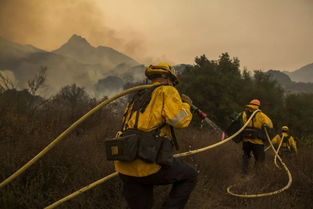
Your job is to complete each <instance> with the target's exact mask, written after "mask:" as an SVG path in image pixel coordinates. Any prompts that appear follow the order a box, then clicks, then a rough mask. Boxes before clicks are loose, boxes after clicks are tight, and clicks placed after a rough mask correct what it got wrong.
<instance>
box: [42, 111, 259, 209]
mask: <svg viewBox="0 0 313 209" xmlns="http://www.w3.org/2000/svg"><path fill="white" fill-rule="evenodd" d="M259 111H260V110H256V111H254V112H253V113H252V114H251V116H250V118H249V119H248V120H247V122H246V123H245V124H244V125H243V126H242V127H241V129H239V130H238V131H237V132H236V133H234V134H233V135H232V136H230V137H228V138H226V139H224V140H223V141H219V142H217V143H215V144H212V145H209V146H206V147H203V148H200V149H196V150H190V151H187V152H183V153H178V154H175V155H174V157H185V156H189V155H193V154H197V153H200V152H204V151H207V150H209V149H212V148H214V147H217V146H220V145H222V144H224V143H226V142H228V141H230V140H232V139H233V138H234V137H236V136H237V135H238V134H240V132H242V131H243V130H244V129H245V127H246V126H247V125H248V124H249V122H250V121H251V120H252V118H253V117H254V115H255V114H256V113H257V112H259ZM117 175H118V173H117V172H114V173H112V174H110V175H108V176H105V177H104V178H102V179H99V180H97V181H95V182H93V183H91V184H89V185H87V186H85V187H83V188H81V189H79V190H77V191H75V192H73V193H72V194H70V195H68V196H66V197H64V198H62V199H60V200H58V201H56V202H54V203H53V204H51V205H49V206H47V207H46V208H45V209H52V208H55V207H57V206H59V205H60V204H62V203H64V202H66V201H68V200H70V199H72V198H74V197H76V196H77V195H80V194H81V193H83V192H85V191H88V190H89V189H91V188H93V187H95V186H97V185H99V184H102V183H104V182H106V181H108V180H109V179H111V178H113V177H115V176H117Z"/></svg>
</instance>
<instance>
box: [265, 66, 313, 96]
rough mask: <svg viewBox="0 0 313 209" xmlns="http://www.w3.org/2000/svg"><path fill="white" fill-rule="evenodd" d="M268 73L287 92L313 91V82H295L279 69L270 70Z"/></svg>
mask: <svg viewBox="0 0 313 209" xmlns="http://www.w3.org/2000/svg"><path fill="white" fill-rule="evenodd" d="M266 73H267V74H269V75H270V76H271V77H272V79H274V80H276V81H277V82H278V83H279V84H280V85H281V86H282V87H283V88H284V89H285V91H286V93H313V83H306V82H294V81H292V80H291V79H290V77H289V76H288V75H286V74H285V73H283V72H281V71H278V70H269V71H267V72H266Z"/></svg>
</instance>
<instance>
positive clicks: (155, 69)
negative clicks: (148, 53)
mask: <svg viewBox="0 0 313 209" xmlns="http://www.w3.org/2000/svg"><path fill="white" fill-rule="evenodd" d="M145 75H146V76H147V78H148V79H150V80H151V79H152V78H153V77H154V75H161V76H162V75H165V76H168V77H169V78H170V79H171V81H172V82H173V84H174V85H177V84H178V82H179V81H178V78H177V75H176V72H175V69H174V67H172V66H171V65H169V64H167V63H164V62H161V63H159V64H157V65H150V66H149V67H148V68H147V69H146V71H145Z"/></svg>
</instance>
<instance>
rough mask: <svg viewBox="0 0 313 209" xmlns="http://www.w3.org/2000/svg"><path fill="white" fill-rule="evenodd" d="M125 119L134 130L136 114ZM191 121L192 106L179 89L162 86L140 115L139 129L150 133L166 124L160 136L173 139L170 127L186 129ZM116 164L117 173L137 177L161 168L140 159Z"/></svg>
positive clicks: (155, 91)
mask: <svg viewBox="0 0 313 209" xmlns="http://www.w3.org/2000/svg"><path fill="white" fill-rule="evenodd" d="M156 84H157V83H156ZM126 109H127V108H126ZM126 112H127V111H126ZM124 117H125V118H126V122H127V126H128V128H133V127H134V125H135V121H136V114H135V113H134V114H132V116H131V118H130V119H129V117H130V114H129V115H126V116H124ZM191 119H192V114H191V112H190V105H189V104H187V103H184V102H182V100H181V97H180V95H179V93H178V91H177V89H176V88H174V87H173V86H169V85H166V86H160V87H157V88H156V89H155V90H154V91H153V93H152V95H151V100H150V102H149V104H148V105H147V107H146V109H145V111H144V112H143V113H140V114H139V120H138V129H140V130H142V131H145V132H148V131H152V130H154V129H156V128H158V127H160V126H161V125H162V124H164V123H166V125H165V126H164V127H163V128H162V129H161V132H160V135H161V136H164V137H166V138H169V139H171V138H172V136H171V129H170V126H169V125H171V126H173V127H174V128H185V127H187V126H188V125H189V123H190V121H191ZM114 164H115V170H116V171H117V172H119V173H122V174H124V175H128V176H137V177H143V176H148V175H151V174H153V173H156V172H157V171H159V169H160V168H161V167H160V165H158V164H154V163H146V162H144V161H142V160H140V159H137V160H135V161H132V162H121V161H115V162H114Z"/></svg>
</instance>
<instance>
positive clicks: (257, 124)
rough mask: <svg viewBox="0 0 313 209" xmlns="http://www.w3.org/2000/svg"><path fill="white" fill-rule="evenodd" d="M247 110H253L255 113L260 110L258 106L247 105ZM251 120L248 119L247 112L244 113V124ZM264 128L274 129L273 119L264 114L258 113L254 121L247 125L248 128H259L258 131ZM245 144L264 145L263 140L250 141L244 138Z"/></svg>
mask: <svg viewBox="0 0 313 209" xmlns="http://www.w3.org/2000/svg"><path fill="white" fill-rule="evenodd" d="M246 108H249V109H251V110H252V111H255V110H257V109H259V107H258V106H257V105H250V104H249V105H246ZM248 119H249V118H248V117H247V114H246V112H245V111H243V113H242V121H243V123H246V122H247V120H248ZM263 126H266V127H268V128H273V123H272V121H271V119H270V118H269V117H268V116H267V115H265V114H264V113H263V112H258V113H256V115H255V116H254V117H253V119H252V120H251V121H250V122H249V124H248V125H247V128H249V127H250V128H257V129H260V130H261V129H262V128H263ZM243 141H244V142H251V143H253V144H264V142H263V140H262V139H249V138H243Z"/></svg>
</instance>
